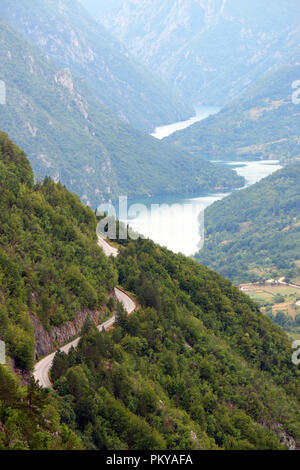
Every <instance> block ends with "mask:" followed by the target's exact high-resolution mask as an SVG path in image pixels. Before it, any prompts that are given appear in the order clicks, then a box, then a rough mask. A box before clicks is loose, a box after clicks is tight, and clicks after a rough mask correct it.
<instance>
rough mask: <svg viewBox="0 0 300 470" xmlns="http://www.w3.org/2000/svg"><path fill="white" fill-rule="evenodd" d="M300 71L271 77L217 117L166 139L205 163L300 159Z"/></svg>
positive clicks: (290, 68)
mask: <svg viewBox="0 0 300 470" xmlns="http://www.w3.org/2000/svg"><path fill="white" fill-rule="evenodd" d="M299 77H300V66H299V65H296V66H283V67H280V68H278V69H277V70H276V71H273V72H269V73H267V74H266V75H264V76H263V77H262V78H261V79H259V80H258V81H257V82H256V83H255V84H254V85H252V86H251V87H250V88H249V89H248V90H247V91H246V92H244V93H243V94H242V95H241V96H240V97H239V98H237V99H236V100H234V101H233V102H232V103H230V104H229V105H228V106H226V107H225V108H223V109H222V110H221V111H220V113H219V114H217V115H214V116H211V117H209V118H208V119H206V120H204V121H202V122H199V123H196V124H194V125H193V126H191V127H189V128H188V129H185V130H183V131H180V132H176V133H175V134H173V135H172V136H170V137H169V138H167V139H166V141H167V142H170V143H176V144H177V145H179V146H180V147H182V148H185V149H186V150H188V151H190V152H192V153H193V154H195V155H199V156H202V157H204V158H216V157H217V158H221V159H222V158H223V159H233V158H238V159H241V158H248V159H249V158H264V159H268V158H275V159H280V160H281V161H285V160H289V159H300V147H299V126H300V99H299V97H300V92H299V90H300V81H299Z"/></svg>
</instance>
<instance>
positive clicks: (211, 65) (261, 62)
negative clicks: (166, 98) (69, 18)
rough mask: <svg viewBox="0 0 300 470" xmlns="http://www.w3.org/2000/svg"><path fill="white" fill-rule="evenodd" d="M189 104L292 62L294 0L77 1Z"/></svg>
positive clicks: (212, 100) (214, 100)
mask: <svg viewBox="0 0 300 470" xmlns="http://www.w3.org/2000/svg"><path fill="white" fill-rule="evenodd" d="M81 2H82V3H83V4H85V5H86V6H87V7H88V8H89V9H90V11H91V12H93V14H94V16H95V17H96V18H98V20H99V21H100V22H102V23H103V24H104V25H106V26H107V27H109V28H110V29H111V31H112V32H113V33H114V34H115V35H116V36H117V37H118V38H119V39H120V40H122V41H123V42H124V44H126V46H127V47H129V49H130V50H131V51H132V53H133V54H134V55H135V56H136V57H138V58H139V59H140V60H141V61H143V62H144V63H145V64H147V65H148V66H150V67H151V68H152V70H155V71H157V72H158V73H160V75H161V77H163V78H164V79H165V80H166V81H168V82H169V83H172V84H174V85H176V86H177V88H178V89H179V90H180V91H181V92H182V93H183V94H184V96H185V97H187V98H189V99H190V100H191V101H192V102H193V103H204V104H211V105H217V104H220V105H223V104H224V102H226V101H228V100H229V99H231V98H234V97H235V96H236V95H237V94H238V93H239V92H241V91H243V90H244V89H245V88H247V87H248V86H249V84H251V83H253V81H255V80H256V79H257V78H258V77H260V76H261V75H262V74H263V73H265V72H266V71H268V70H269V69H271V68H273V67H274V66H277V65H279V64H285V63H291V64H293V63H294V62H295V61H298V57H299V40H298V35H299V20H300V3H299V1H298V0H289V1H288V2H287V1H285V0H265V1H263V2H261V1H259V0H252V1H248V0H210V1H203V0H123V1H121V0H118V1H114V0H111V1H110V2H107V1H106V0H99V1H97V2H96V1H94V0H81Z"/></svg>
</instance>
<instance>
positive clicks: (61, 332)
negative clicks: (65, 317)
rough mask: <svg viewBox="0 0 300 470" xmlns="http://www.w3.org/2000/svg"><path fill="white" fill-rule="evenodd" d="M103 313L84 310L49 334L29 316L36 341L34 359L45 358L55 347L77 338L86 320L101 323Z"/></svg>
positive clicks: (34, 317)
mask: <svg viewBox="0 0 300 470" xmlns="http://www.w3.org/2000/svg"><path fill="white" fill-rule="evenodd" d="M102 317H103V312H100V311H91V310H84V311H82V312H80V313H78V315H77V316H76V318H75V319H74V320H72V321H69V322H67V323H65V324H64V325H62V326H55V327H53V328H52V330H51V332H50V333H49V332H48V331H47V330H46V328H45V327H44V326H43V325H42V324H41V322H40V321H39V320H38V318H37V317H36V316H35V315H33V314H31V315H30V319H31V322H32V324H33V327H34V335H35V339H36V346H35V359H38V358H39V357H42V356H45V355H47V354H49V353H51V351H53V349H55V348H56V347H59V346H62V345H63V344H65V343H66V342H68V341H69V340H70V339H72V338H73V337H74V336H77V335H78V334H79V333H80V332H81V329H82V327H83V325H84V322H85V321H86V319H87V318H90V319H91V320H93V321H94V322H95V324H99V323H101V319H102Z"/></svg>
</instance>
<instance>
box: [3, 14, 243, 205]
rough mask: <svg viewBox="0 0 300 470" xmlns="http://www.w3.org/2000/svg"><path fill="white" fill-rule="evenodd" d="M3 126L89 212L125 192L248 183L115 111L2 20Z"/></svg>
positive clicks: (41, 172) (37, 168)
mask: <svg viewBox="0 0 300 470" xmlns="http://www.w3.org/2000/svg"><path fill="white" fill-rule="evenodd" d="M0 41H1V44H2V47H1V49H0V60H1V63H2V67H1V70H0V79H1V80H4V81H5V82H6V84H7V97H6V105H5V106H1V113H0V129H2V130H3V131H5V132H7V133H8V134H9V135H10V137H11V138H12V139H14V141H15V142H16V143H17V144H18V145H19V146H21V147H22V148H23V149H24V150H25V151H26V153H27V154H28V157H29V159H30V162H31V164H32V166H33V169H34V172H35V175H36V176H40V177H44V176H51V177H52V178H53V179H54V180H55V181H58V180H60V181H61V182H62V183H63V184H65V185H66V186H67V187H68V189H70V190H72V191H73V192H74V193H76V194H77V195H78V196H80V198H81V199H82V200H83V201H84V202H85V203H87V204H88V205H89V206H90V207H97V206H98V205H99V204H100V203H101V202H103V200H106V201H107V200H110V199H116V198H117V197H118V196H119V195H127V196H128V197H134V196H141V195H143V196H145V197H148V196H151V195H155V194H156V195H157V194H158V195H160V194H192V193H194V192H198V193H199V192H201V191H211V190H215V188H217V187H219V186H221V187H225V188H236V187H239V186H241V185H242V184H243V179H242V178H240V177H238V176H237V175H236V173H235V172H234V171H232V170H231V169H229V168H225V167H224V168H220V167H218V166H215V165H213V164H211V163H209V162H206V161H200V160H199V159H195V158H193V157H192V156H191V155H189V154H187V152H182V151H181V150H180V149H178V148H177V147H175V146H172V145H168V144H166V143H164V142H161V141H158V140H157V139H155V138H153V137H151V136H149V135H146V134H144V133H143V132H141V131H139V130H136V129H134V128H132V127H130V126H129V125H127V124H126V123H124V122H123V121H121V120H120V119H118V118H117V117H116V116H115V115H114V114H112V113H111V112H110V111H109V110H108V109H107V108H106V107H105V106H104V105H103V104H102V102H100V101H99V100H98V99H97V98H96V97H95V96H94V95H93V94H91V93H90V91H89V89H88V87H87V86H86V84H85V83H84V82H82V80H81V79H80V76H79V77H78V76H77V75H76V74H72V73H71V72H70V70H69V69H61V68H60V67H59V66H57V65H56V64H55V63H52V62H51V61H50V62H49V58H47V56H45V55H44V53H42V52H41V51H40V50H38V49H37V48H36V47H34V46H32V45H31V44H30V43H28V42H27V41H26V39H25V38H24V37H23V36H22V35H20V34H19V33H17V32H16V31H15V30H14V29H12V27H11V26H9V25H8V23H7V21H6V20H1V19H0Z"/></svg>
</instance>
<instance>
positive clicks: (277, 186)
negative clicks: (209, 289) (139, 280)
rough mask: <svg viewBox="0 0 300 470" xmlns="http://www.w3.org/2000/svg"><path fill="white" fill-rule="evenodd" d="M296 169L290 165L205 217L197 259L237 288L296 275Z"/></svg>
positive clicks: (299, 267)
mask: <svg viewBox="0 0 300 470" xmlns="http://www.w3.org/2000/svg"><path fill="white" fill-rule="evenodd" d="M299 180H300V164H293V165H288V166H287V167H285V168H283V169H282V170H279V171H277V172H276V173H274V174H272V175H271V176H269V177H268V178H265V179H263V180H262V181H260V182H259V183H256V184H255V185H253V186H251V187H249V188H247V189H244V190H243V191H237V192H234V193H233V194H231V195H230V196H228V197H226V198H225V199H223V200H222V201H218V202H216V203H214V204H213V205H212V206H210V207H209V208H208V209H207V210H206V212H205V237H206V240H205V244H204V248H203V249H202V250H201V251H200V252H199V253H198V254H197V255H196V259H197V260H198V261H199V262H200V263H203V264H205V265H206V266H209V267H210V268H211V269H214V270H215V271H217V272H219V273H220V274H222V275H223V276H226V277H228V278H229V279H231V280H232V281H234V282H235V283H241V282H249V281H252V282H253V281H261V280H263V281H264V280H266V279H271V278H279V277H282V276H285V277H286V278H287V279H288V280H295V279H296V278H298V276H299V275H300V264H299V263H300V218H299V210H300V187H299Z"/></svg>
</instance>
